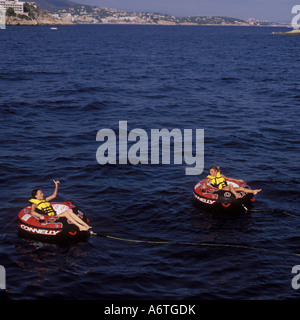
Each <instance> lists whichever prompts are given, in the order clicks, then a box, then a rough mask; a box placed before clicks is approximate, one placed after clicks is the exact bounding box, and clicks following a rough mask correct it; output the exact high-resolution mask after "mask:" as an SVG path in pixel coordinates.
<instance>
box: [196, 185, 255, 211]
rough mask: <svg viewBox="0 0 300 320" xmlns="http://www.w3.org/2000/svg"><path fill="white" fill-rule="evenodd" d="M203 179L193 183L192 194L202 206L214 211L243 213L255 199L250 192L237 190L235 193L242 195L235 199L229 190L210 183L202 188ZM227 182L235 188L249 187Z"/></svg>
mask: <svg viewBox="0 0 300 320" xmlns="http://www.w3.org/2000/svg"><path fill="white" fill-rule="evenodd" d="M205 181H206V179H203V180H201V181H200V182H198V183H197V184H196V185H195V187H194V192H193V194H194V197H195V199H196V200H197V202H198V203H200V204H201V206H202V207H204V208H205V209H207V210H211V211H212V212H214V213H220V214H222V213H245V212H247V211H248V208H249V207H250V205H251V203H252V202H253V201H254V200H255V199H254V197H253V194H252V193H245V192H242V191H238V192H237V193H239V194H240V195H241V196H242V197H241V198H238V199H237V198H236V197H235V196H234V195H233V194H232V193H231V192H230V191H224V190H220V189H218V188H215V187H213V186H211V185H210V184H206V185H207V187H206V189H204V182H205ZM227 183H230V184H232V185H233V187H235V188H236V187H244V188H247V189H250V187H249V186H247V184H246V183H240V182H232V181H227Z"/></svg>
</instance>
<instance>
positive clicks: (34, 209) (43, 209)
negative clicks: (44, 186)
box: [29, 180, 92, 231]
mask: <svg viewBox="0 0 300 320" xmlns="http://www.w3.org/2000/svg"><path fill="white" fill-rule="evenodd" d="M53 182H54V183H55V189H54V192H53V194H52V195H51V196H49V197H47V198H46V199H44V194H43V192H42V190H40V189H35V190H33V191H32V194H31V195H32V199H30V200H29V202H30V203H31V204H32V205H31V214H33V215H34V216H37V217H39V218H40V219H41V220H45V215H48V216H56V215H57V214H56V212H55V210H54V209H53V207H52V206H51V204H50V202H49V201H51V200H52V199H54V198H56V196H57V190H58V184H59V183H60V182H59V181H55V180H53ZM59 216H60V217H65V218H67V219H68V220H70V221H71V222H72V223H74V224H75V225H76V226H77V227H78V228H79V230H80V231H87V230H89V229H90V228H92V227H90V226H89V225H88V224H86V223H85V222H84V221H83V220H81V219H80V218H79V217H78V216H77V215H76V214H75V213H74V212H73V211H72V209H68V210H66V211H64V212H62V213H60V214H59Z"/></svg>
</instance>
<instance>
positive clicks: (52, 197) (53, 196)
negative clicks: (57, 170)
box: [45, 180, 60, 201]
mask: <svg viewBox="0 0 300 320" xmlns="http://www.w3.org/2000/svg"><path fill="white" fill-rule="evenodd" d="M53 182H54V183H55V189H54V192H53V194H52V195H51V196H49V197H47V198H46V199H45V200H46V201H50V200H52V199H54V198H56V196H57V190H58V185H59V183H60V182H59V181H55V180H53Z"/></svg>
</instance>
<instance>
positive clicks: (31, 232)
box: [18, 202, 89, 243]
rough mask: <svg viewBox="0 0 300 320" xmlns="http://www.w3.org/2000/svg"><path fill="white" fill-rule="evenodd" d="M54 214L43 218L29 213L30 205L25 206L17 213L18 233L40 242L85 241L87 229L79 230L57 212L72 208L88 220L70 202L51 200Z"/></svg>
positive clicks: (85, 220)
mask: <svg viewBox="0 0 300 320" xmlns="http://www.w3.org/2000/svg"><path fill="white" fill-rule="evenodd" d="M51 205H52V207H53V209H54V210H55V211H56V212H57V215H56V216H53V217H49V216H46V215H45V220H40V219H39V218H38V217H36V216H34V215H32V214H31V206H26V207H25V208H23V209H22V210H21V211H20V212H19V214H18V227H19V232H18V235H19V236H20V237H22V238H25V239H32V240H37V241H42V242H51V243H65V242H70V241H85V240H86V239H87V238H88V236H89V232H88V231H79V228H78V227H77V226H76V225H75V224H73V223H72V222H71V221H69V220H67V218H65V217H60V216H59V213H62V212H64V211H66V210H69V209H72V211H73V212H74V213H75V214H76V215H78V216H79V217H80V218H81V219H82V220H83V221H84V222H89V221H88V219H87V217H86V216H85V215H84V213H83V212H82V211H80V210H79V209H78V208H77V207H76V206H75V205H73V204H72V203H71V202H64V203H60V202H51Z"/></svg>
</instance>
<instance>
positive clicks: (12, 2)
mask: <svg viewBox="0 0 300 320" xmlns="http://www.w3.org/2000/svg"><path fill="white" fill-rule="evenodd" d="M0 8H1V9H4V10H5V11H6V10H7V9H8V8H13V9H14V10H15V13H24V2H21V1H18V0H0Z"/></svg>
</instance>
